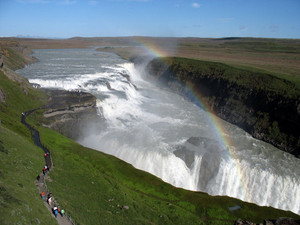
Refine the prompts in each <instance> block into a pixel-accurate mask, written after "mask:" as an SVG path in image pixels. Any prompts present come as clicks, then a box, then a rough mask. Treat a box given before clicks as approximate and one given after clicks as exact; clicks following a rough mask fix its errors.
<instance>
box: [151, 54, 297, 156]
mask: <svg viewBox="0 0 300 225" xmlns="http://www.w3.org/2000/svg"><path fill="white" fill-rule="evenodd" d="M146 70H147V71H148V73H149V74H151V75H153V76H155V78H156V79H157V80H158V81H159V83H160V84H162V85H164V86H167V87H169V88H171V90H173V91H175V92H176V93H179V94H181V95H183V96H185V97H187V98H188V99H190V100H193V98H195V96H198V97H200V96H201V97H200V98H201V101H202V102H203V103H204V105H206V106H208V108H209V111H211V112H213V113H214V114H215V115H217V116H219V117H220V118H222V119H224V120H226V121H228V122H230V123H232V124H235V125H237V126H239V127H240V128H242V129H244V130H245V131H247V132H248V133H250V134H251V135H252V136H253V137H255V138H257V139H260V140H263V141H266V142H268V143H271V144H272V145H274V146H276V147H278V148H279V149H281V150H284V151H286V152H289V153H291V154H293V155H295V156H296V157H300V130H299V127H300V90H299V88H298V87H297V86H296V85H295V84H293V83H291V82H289V81H286V80H283V79H280V78H277V77H275V76H272V75H270V74H265V73H261V72H256V71H250V70H243V69H238V68H234V67H231V66H228V65H225V64H222V63H214V62H205V61H199V60H193V59H185V58H175V57H168V58H156V59H154V60H152V61H151V62H150V63H149V64H148V66H147V68H146ZM196 103H197V102H196Z"/></svg>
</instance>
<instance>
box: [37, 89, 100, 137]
mask: <svg viewBox="0 0 300 225" xmlns="http://www.w3.org/2000/svg"><path fill="white" fill-rule="evenodd" d="M45 92H46V93H47V95H48V96H49V101H48V104H47V106H46V108H47V110H46V111H45V112H44V117H45V122H44V124H43V125H44V126H47V127H49V128H52V129H54V130H56V131H58V132H60V133H61V134H63V135H65V136H67V137H69V138H72V139H74V140H77V139H78V138H79V137H80V136H81V135H82V134H83V130H84V128H86V127H87V125H88V124H90V123H95V124H96V123H102V122H103V121H102V120H101V118H100V117H99V116H98V115H97V108H96V97H95V96H93V95H91V94H89V93H85V92H74V91H72V92H69V91H64V90H50V89H46V90H45Z"/></svg>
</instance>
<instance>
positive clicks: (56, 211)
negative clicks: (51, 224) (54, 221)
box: [53, 206, 58, 218]
mask: <svg viewBox="0 0 300 225" xmlns="http://www.w3.org/2000/svg"><path fill="white" fill-rule="evenodd" d="M53 212H54V215H55V217H56V218H57V214H58V210H57V207H56V206H55V207H54V208H53Z"/></svg>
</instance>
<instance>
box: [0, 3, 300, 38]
mask: <svg viewBox="0 0 300 225" xmlns="http://www.w3.org/2000/svg"><path fill="white" fill-rule="evenodd" d="M18 35H22V36H31V37H53V38H69V37H74V36H84V37H96V36H98V37H107V36H163V37H213V38H218V37H268V38H300V0H0V37H7V36H18Z"/></svg>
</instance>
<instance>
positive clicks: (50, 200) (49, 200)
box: [47, 197, 52, 206]
mask: <svg viewBox="0 0 300 225" xmlns="http://www.w3.org/2000/svg"><path fill="white" fill-rule="evenodd" d="M47 201H48V204H49V205H50V206H51V202H52V197H50V198H48V200H47Z"/></svg>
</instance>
